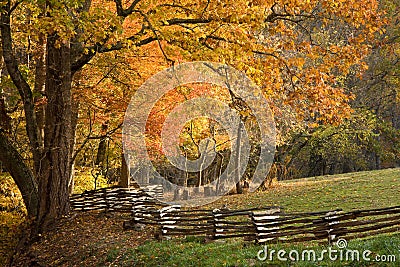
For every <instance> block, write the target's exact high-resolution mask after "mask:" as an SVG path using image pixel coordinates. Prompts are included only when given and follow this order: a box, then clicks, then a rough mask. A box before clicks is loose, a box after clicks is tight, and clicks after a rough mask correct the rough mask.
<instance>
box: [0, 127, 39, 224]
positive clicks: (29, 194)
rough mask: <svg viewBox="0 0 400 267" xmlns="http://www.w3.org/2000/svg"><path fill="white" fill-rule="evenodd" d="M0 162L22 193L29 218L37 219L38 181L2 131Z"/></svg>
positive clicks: (0, 134) (0, 132)
mask: <svg viewBox="0 0 400 267" xmlns="http://www.w3.org/2000/svg"><path fill="white" fill-rule="evenodd" d="M0 161H1V162H2V163H3V165H4V167H5V168H6V170H7V171H8V172H9V173H10V174H11V176H12V177H13V179H14V181H15V183H16V184H17V186H18V189H19V190H20V191H21V194H22V198H23V200H24V203H25V206H26V210H27V212H28V216H29V217H35V216H36V214H37V207H38V201H39V199H38V188H37V183H36V180H35V178H34V176H33V173H32V172H31V170H30V168H29V167H28V166H27V165H26V164H25V162H24V159H23V158H22V156H21V155H20V154H19V153H18V151H17V150H16V149H15V147H14V146H13V144H12V143H11V142H10V141H9V140H8V138H7V136H6V135H5V134H4V133H3V132H2V131H1V130H0Z"/></svg>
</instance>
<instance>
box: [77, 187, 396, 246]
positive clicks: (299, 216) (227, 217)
mask: <svg viewBox="0 0 400 267" xmlns="http://www.w3.org/2000/svg"><path fill="white" fill-rule="evenodd" d="M147 193H149V194H153V196H154V195H155V194H159V193H160V192H159V189H158V188H152V189H149V190H147ZM147 193H146V192H144V191H142V190H137V189H135V190H132V189H123V188H117V189H100V190H96V191H88V192H85V193H83V194H80V195H73V196H72V197H71V205H72V207H73V208H74V209H76V210H82V211H89V210H104V211H116V212H131V213H132V220H131V221H130V224H131V225H135V224H144V225H154V226H156V227H158V229H159V233H160V235H161V236H162V237H171V236H184V235H190V236H206V237H209V238H211V239H223V238H244V239H245V240H247V241H255V242H257V243H274V242H303V241H311V240H317V241H318V240H321V241H323V240H327V241H328V242H329V243H331V242H335V240H337V239H338V238H345V239H347V240H348V239H354V238H363V237H369V236H373V235H377V234H382V233H397V232H400V206H395V207H388V208H380V209H368V210H367V209H366V210H353V211H348V212H344V211H342V210H340V209H338V210H331V211H319V212H304V213H286V212H284V210H283V208H280V207H275V206H272V207H264V208H254V209H245V210H226V209H225V210H224V209H214V210H207V209H197V210H196V209H187V210H185V209H182V208H181V207H180V206H178V205H172V206H166V205H165V204H162V203H159V202H157V201H156V200H155V199H154V198H152V197H150V196H149V195H148V194H147Z"/></svg>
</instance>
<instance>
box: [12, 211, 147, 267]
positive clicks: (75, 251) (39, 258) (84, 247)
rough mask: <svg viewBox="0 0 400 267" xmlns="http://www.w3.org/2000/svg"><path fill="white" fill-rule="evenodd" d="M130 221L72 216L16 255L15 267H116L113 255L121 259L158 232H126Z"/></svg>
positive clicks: (112, 215)
mask: <svg viewBox="0 0 400 267" xmlns="http://www.w3.org/2000/svg"><path fill="white" fill-rule="evenodd" d="M129 219H130V216H129V214H118V213H108V214H106V213H102V212H85V213H83V212H77V213H72V214H70V215H69V216H68V217H65V218H62V219H61V220H60V221H59V222H58V223H56V225H54V228H53V229H51V230H50V231H48V232H47V233H45V234H43V235H42V236H40V238H39V240H38V241H36V242H34V243H33V244H32V245H31V246H30V247H29V248H28V249H24V250H23V251H21V252H20V253H17V254H15V255H14V257H13V260H12V266H24V267H25V266H113V262H110V261H109V259H110V257H109V255H110V254H113V253H114V254H113V257H112V258H117V259H118V257H120V256H122V255H123V253H124V251H126V250H128V249H132V248H135V247H137V246H139V245H140V244H143V243H144V242H145V241H146V240H150V239H153V238H154V237H153V236H154V231H155V229H154V228H152V227H150V226H148V227H145V228H144V229H143V230H141V231H134V230H125V229H124V228H123V222H124V221H128V220H129ZM115 253H119V254H121V255H115Z"/></svg>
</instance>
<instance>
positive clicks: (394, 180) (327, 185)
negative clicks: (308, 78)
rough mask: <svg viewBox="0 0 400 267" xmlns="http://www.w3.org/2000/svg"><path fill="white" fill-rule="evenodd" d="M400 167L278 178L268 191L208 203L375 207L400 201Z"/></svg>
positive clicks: (294, 208)
mask: <svg viewBox="0 0 400 267" xmlns="http://www.w3.org/2000/svg"><path fill="white" fill-rule="evenodd" d="M399 195H400V169H399V168H397V169H386V170H380V171H367V172H358V173H347V174H339V175H328V176H320V177H311V178H303V179H295V180H289V181H282V182H278V183H276V184H275V185H274V187H273V188H271V189H270V190H268V191H264V192H256V193H253V194H246V195H231V196H226V197H224V198H222V199H220V200H219V201H217V202H215V203H213V204H212V205H211V206H213V207H218V206H219V205H223V204H226V205H228V206H229V207H231V208H247V207H262V206H270V205H279V206H282V207H284V208H285V210H286V211H290V212H292V211H321V210H329V209H336V208H342V209H343V210H352V209H367V208H379V207H387V206H396V205H400V197H399Z"/></svg>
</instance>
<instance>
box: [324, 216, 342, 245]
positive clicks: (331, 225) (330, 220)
mask: <svg viewBox="0 0 400 267" xmlns="http://www.w3.org/2000/svg"><path fill="white" fill-rule="evenodd" d="M338 217H339V216H338V215H337V211H336V210H334V211H329V212H328V213H326V214H325V216H324V217H323V220H324V221H326V222H327V223H326V232H327V234H328V245H329V246H331V245H332V243H333V242H334V241H335V239H336V235H335V234H331V233H332V231H334V230H335V225H336V224H338V223H339V221H338V220H334V219H335V218H338Z"/></svg>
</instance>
